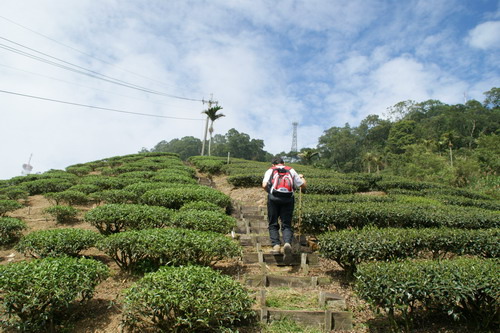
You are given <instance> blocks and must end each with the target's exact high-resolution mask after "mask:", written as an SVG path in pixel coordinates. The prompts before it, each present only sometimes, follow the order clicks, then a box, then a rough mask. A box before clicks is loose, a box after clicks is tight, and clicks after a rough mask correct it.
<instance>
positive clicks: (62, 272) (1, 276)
mask: <svg viewBox="0 0 500 333" xmlns="http://www.w3.org/2000/svg"><path fill="white" fill-rule="evenodd" d="M108 274H109V269H108V267H107V266H106V265H104V264H102V263H100V262H98V261H95V260H91V259H75V258H69V257H63V258H46V259H36V260H32V261H22V262H18V263H12V264H8V265H0V309H1V311H0V313H2V314H1V315H0V318H1V319H2V323H3V324H4V325H6V326H10V327H13V328H16V329H17V330H19V331H23V332H33V331H45V332H47V331H48V330H50V328H51V326H52V329H53V328H54V326H55V325H54V324H57V322H56V321H57V319H58V318H59V317H60V315H61V314H62V313H64V311H66V310H67V309H68V308H69V306H70V305H71V304H72V303H73V302H74V301H75V300H77V299H80V300H81V301H87V300H89V299H91V298H92V297H93V293H94V288H95V287H96V286H97V285H98V284H99V283H100V282H101V281H102V280H104V279H105V278H107V277H108Z"/></svg>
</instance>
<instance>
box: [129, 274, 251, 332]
mask: <svg viewBox="0 0 500 333" xmlns="http://www.w3.org/2000/svg"><path fill="white" fill-rule="evenodd" d="M253 303H254V301H253V299H252V297H251V296H250V293H249V292H248V291H247V290H246V289H245V288H243V286H242V285H241V284H240V283H239V282H237V281H235V280H233V279H232V278H231V277H229V276H225V275H222V274H221V273H219V272H216V271H214V270H212V269H210V268H207V267H197V266H186V267H163V268H161V269H160V270H159V271H157V272H154V273H150V274H147V275H145V276H144V277H143V278H142V279H141V280H139V281H137V282H136V283H135V284H134V285H133V286H132V287H130V288H129V289H127V290H126V291H125V300H124V309H123V316H124V320H123V322H124V324H125V326H126V327H128V328H132V329H134V330H135V331H141V332H142V331H150V330H154V331H161V332H213V331H217V332H232V330H231V328H234V327H235V326H237V325H239V324H240V323H242V322H245V321H247V320H248V319H250V318H252V317H254V314H255V312H253V311H252V309H251V307H252V304H253Z"/></svg>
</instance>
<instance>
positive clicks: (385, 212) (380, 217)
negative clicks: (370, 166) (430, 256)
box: [294, 202, 500, 234]
mask: <svg viewBox="0 0 500 333" xmlns="http://www.w3.org/2000/svg"><path fill="white" fill-rule="evenodd" d="M294 217H295V219H297V218H298V214H295V216H294ZM301 217H302V224H301V228H302V231H303V232H306V233H310V234H320V233H322V232H325V231H329V230H338V229H347V228H363V227H365V226H368V225H374V226H378V227H398V228H425V227H429V228H430V227H451V228H468V229H485V228H498V227H500V212H498V211H491V210H486V209H481V208H474V207H467V208H465V207H458V206H441V207H435V206H431V205H422V204H420V205H419V204H416V203H415V204H403V203H386V204H384V203H375V202H365V203H359V202H354V203H344V202H336V203H334V204H324V203H318V204H315V205H313V204H312V203H310V204H308V205H304V207H302V216H301Z"/></svg>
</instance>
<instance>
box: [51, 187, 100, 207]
mask: <svg viewBox="0 0 500 333" xmlns="http://www.w3.org/2000/svg"><path fill="white" fill-rule="evenodd" d="M44 197H45V198H46V199H47V200H49V201H52V202H54V203H55V204H56V205H59V204H61V203H66V204H68V205H86V204H88V203H89V201H90V198H89V196H88V195H87V194H85V193H83V192H80V191H74V190H66V191H62V192H50V193H45V194H44Z"/></svg>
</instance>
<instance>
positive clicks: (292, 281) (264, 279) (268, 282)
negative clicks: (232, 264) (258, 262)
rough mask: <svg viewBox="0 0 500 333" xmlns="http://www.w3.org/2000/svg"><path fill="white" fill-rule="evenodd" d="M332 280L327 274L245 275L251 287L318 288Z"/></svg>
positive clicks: (246, 281) (247, 283)
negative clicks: (319, 275) (320, 275)
mask: <svg viewBox="0 0 500 333" xmlns="http://www.w3.org/2000/svg"><path fill="white" fill-rule="evenodd" d="M331 282H332V281H331V279H330V278H329V277H326V276H322V277H317V276H289V275H267V274H259V275H248V276H246V277H245V283H246V285H248V286H250V287H291V288H307V287H311V288H316V287H318V286H324V285H327V284H330V283H331ZM339 297H340V296H339Z"/></svg>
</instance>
